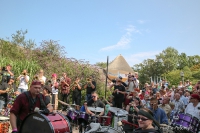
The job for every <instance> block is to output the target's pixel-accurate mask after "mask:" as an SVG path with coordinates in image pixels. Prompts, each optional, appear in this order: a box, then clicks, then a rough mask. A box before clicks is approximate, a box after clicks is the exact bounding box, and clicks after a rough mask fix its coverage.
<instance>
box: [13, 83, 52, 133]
mask: <svg viewBox="0 0 200 133" xmlns="http://www.w3.org/2000/svg"><path fill="white" fill-rule="evenodd" d="M40 91H41V82H40V81H39V80H34V81H33V82H32V83H31V85H30V90H29V91H27V92H24V93H21V94H20V95H19V96H17V98H16V100H15V101H14V104H13V107H12V108H11V110H10V123H11V127H12V130H13V131H12V133H17V131H18V129H19V127H20V124H21V122H22V121H23V120H24V118H25V117H26V116H27V115H28V114H29V113H32V112H34V110H35V108H36V107H37V108H39V109H40V110H43V111H42V112H43V113H44V114H48V113H50V112H52V111H53V107H52V105H51V104H48V105H45V103H44V96H43V95H42V94H40ZM32 124H33V123H32Z"/></svg>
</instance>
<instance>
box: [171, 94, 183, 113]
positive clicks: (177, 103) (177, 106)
mask: <svg viewBox="0 0 200 133" xmlns="http://www.w3.org/2000/svg"><path fill="white" fill-rule="evenodd" d="M174 99H175V100H174V101H173V103H174V105H175V107H174V110H175V112H176V113H177V112H184V109H185V105H184V103H183V101H181V100H180V94H179V93H176V94H175V95H174Z"/></svg>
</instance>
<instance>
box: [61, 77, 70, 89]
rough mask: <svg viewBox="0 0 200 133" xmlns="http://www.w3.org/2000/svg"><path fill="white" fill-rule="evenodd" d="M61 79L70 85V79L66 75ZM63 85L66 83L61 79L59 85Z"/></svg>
mask: <svg viewBox="0 0 200 133" xmlns="http://www.w3.org/2000/svg"><path fill="white" fill-rule="evenodd" d="M63 81H65V82H66V83H67V84H68V85H69V86H70V84H71V79H70V78H68V77H66V78H64V80H63ZM65 85H66V84H65V83H64V82H62V81H61V87H62V88H63V86H65Z"/></svg>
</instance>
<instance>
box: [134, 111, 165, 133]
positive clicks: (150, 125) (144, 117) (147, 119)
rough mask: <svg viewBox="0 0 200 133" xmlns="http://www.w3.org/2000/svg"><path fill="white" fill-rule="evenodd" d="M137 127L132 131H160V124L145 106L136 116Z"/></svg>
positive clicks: (160, 132)
mask: <svg viewBox="0 0 200 133" xmlns="http://www.w3.org/2000/svg"><path fill="white" fill-rule="evenodd" d="M136 119H137V121H138V124H139V128H137V129H135V131H134V133H162V131H161V129H160V125H159V124H158V122H157V121H155V119H154V118H153V113H152V112H151V110H149V109H147V108H142V109H140V110H139V112H138V116H137V117H136Z"/></svg>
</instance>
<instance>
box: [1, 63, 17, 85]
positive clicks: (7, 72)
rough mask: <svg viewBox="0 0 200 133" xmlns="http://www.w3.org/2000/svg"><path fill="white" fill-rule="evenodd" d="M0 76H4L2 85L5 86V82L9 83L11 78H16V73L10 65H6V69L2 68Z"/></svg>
mask: <svg viewBox="0 0 200 133" xmlns="http://www.w3.org/2000/svg"><path fill="white" fill-rule="evenodd" d="M0 75H1V76H2V78H1V79H2V80H1V83H0V84H3V83H5V82H6V83H8V82H9V80H10V78H14V73H13V72H12V66H11V65H10V64H8V65H6V67H2V68H1V73H0Z"/></svg>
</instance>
